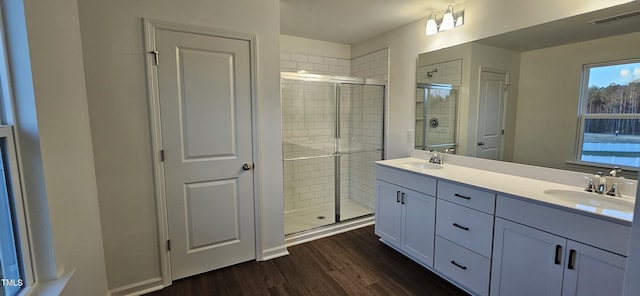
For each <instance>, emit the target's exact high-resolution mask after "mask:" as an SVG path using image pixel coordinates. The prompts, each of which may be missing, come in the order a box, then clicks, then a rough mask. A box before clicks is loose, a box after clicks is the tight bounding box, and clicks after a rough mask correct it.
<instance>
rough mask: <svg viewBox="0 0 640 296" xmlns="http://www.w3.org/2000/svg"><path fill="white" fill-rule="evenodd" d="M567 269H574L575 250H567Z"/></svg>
mask: <svg viewBox="0 0 640 296" xmlns="http://www.w3.org/2000/svg"><path fill="white" fill-rule="evenodd" d="M567 268H568V269H574V268H576V250H574V249H571V250H569V260H568V262H567Z"/></svg>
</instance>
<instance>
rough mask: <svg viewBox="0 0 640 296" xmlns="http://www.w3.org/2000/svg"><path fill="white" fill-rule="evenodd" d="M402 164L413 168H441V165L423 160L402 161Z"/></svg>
mask: <svg viewBox="0 0 640 296" xmlns="http://www.w3.org/2000/svg"><path fill="white" fill-rule="evenodd" d="M402 165H404V166H406V167H409V168H412V169H415V170H437V169H441V168H442V165H439V164H435V163H430V162H425V161H412V162H407V163H403V164H402Z"/></svg>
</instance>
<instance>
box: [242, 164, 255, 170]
mask: <svg viewBox="0 0 640 296" xmlns="http://www.w3.org/2000/svg"><path fill="white" fill-rule="evenodd" d="M251 168H253V165H251V164H248V163H245V164H243V165H242V169H243V170H245V171H248V170H250V169H251Z"/></svg>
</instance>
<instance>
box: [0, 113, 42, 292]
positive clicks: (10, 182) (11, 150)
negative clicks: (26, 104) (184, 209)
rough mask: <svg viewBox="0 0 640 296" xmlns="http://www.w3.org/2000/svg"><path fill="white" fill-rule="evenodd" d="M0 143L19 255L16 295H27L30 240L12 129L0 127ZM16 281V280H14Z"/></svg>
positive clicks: (30, 281)
mask: <svg viewBox="0 0 640 296" xmlns="http://www.w3.org/2000/svg"><path fill="white" fill-rule="evenodd" d="M0 141H2V142H4V147H3V148H4V149H2V151H0V153H2V154H3V157H5V159H4V165H5V170H6V171H7V174H6V175H7V176H6V182H7V184H6V185H7V193H8V194H7V197H8V198H9V199H11V201H10V202H9V204H10V205H12V206H13V209H11V210H13V217H12V219H13V223H14V231H16V232H17V233H15V232H14V237H15V238H16V240H17V242H16V246H15V247H16V250H17V252H18V253H19V255H18V260H19V261H20V263H21V264H20V265H19V268H20V273H21V276H22V278H20V280H22V284H23V286H22V287H21V290H20V291H19V292H18V293H17V294H16V295H19V296H20V295H26V294H28V292H29V290H30V288H31V287H32V286H33V284H34V277H33V265H32V260H31V258H32V255H31V248H30V239H29V236H28V231H27V214H26V211H25V208H26V207H25V200H24V195H23V194H22V186H21V182H20V177H19V176H20V173H19V169H18V158H17V153H16V145H15V141H14V137H13V127H12V126H8V125H0ZM16 280H17V279H16Z"/></svg>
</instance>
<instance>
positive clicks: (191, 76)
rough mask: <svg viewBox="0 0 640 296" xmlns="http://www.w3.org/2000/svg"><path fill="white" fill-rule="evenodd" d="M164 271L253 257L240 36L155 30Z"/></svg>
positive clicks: (246, 46)
mask: <svg viewBox="0 0 640 296" xmlns="http://www.w3.org/2000/svg"><path fill="white" fill-rule="evenodd" d="M156 46H157V51H158V53H157V57H158V59H157V62H158V63H157V64H158V65H157V67H158V72H157V73H158V90H159V97H160V120H161V128H162V131H161V133H162V144H163V149H164V168H165V171H164V174H165V186H166V188H165V189H166V200H167V213H168V224H169V237H170V240H171V244H170V246H171V249H170V256H171V278H172V279H174V280H175V279H179V278H184V277H187V276H191V275H194V274H198V273H202V272H206V271H209V270H213V269H217V268H221V267H225V266H229V265H232V264H236V263H240V262H244V261H248V260H251V259H255V226H254V197H253V190H254V189H253V178H254V176H253V170H252V169H253V156H252V147H253V144H252V139H253V137H252V122H251V119H252V115H251V101H252V100H251V87H252V86H251V54H250V50H251V49H250V43H249V41H248V40H240V39H233V38H225V37H216V36H210V35H204V34H196V33H186V32H178V31H172V30H156Z"/></svg>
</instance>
